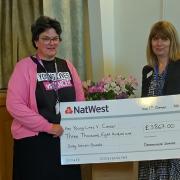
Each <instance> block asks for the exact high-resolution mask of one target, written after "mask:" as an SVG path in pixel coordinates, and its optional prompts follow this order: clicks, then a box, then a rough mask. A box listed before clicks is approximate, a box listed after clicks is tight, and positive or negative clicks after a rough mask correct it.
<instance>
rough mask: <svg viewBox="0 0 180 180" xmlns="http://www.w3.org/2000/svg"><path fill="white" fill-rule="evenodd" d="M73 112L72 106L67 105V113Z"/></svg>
mask: <svg viewBox="0 0 180 180" xmlns="http://www.w3.org/2000/svg"><path fill="white" fill-rule="evenodd" d="M72 113H73V110H72V108H71V107H67V108H66V110H65V114H72Z"/></svg>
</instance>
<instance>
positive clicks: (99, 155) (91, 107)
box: [61, 95, 180, 164]
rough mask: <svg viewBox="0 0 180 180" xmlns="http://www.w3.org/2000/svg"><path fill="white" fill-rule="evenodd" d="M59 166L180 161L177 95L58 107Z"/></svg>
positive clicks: (179, 121)
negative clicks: (174, 159) (60, 126)
mask: <svg viewBox="0 0 180 180" xmlns="http://www.w3.org/2000/svg"><path fill="white" fill-rule="evenodd" d="M61 114H62V120H61V125H62V126H63V128H64V133H63V135H62V136H61V164H86V163H105V162H124V161H141V160H155V159H171V158H180V95H172V96H161V97H147V98H135V99H120V100H105V101H104V100H103V101H85V102H67V103H61Z"/></svg>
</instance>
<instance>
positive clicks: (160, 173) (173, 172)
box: [138, 71, 180, 180]
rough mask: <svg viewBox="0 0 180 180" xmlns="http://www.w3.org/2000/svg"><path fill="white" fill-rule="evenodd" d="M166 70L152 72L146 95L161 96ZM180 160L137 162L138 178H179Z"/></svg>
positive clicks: (140, 179) (178, 179)
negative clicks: (157, 72) (159, 72)
mask: <svg viewBox="0 0 180 180" xmlns="http://www.w3.org/2000/svg"><path fill="white" fill-rule="evenodd" d="M165 77H166V71H164V72H163V73H162V74H158V75H156V74H155V73H154V75H153V78H152V81H151V83H150V86H149V91H148V96H161V95H162V91H163V87H164V82H165ZM179 170H180V160H179V159H171V160H156V161H141V162H139V178H138V179H139V180H180V171H179Z"/></svg>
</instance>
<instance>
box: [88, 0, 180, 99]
mask: <svg viewBox="0 0 180 180" xmlns="http://www.w3.org/2000/svg"><path fill="white" fill-rule="evenodd" d="M88 3H89V15H90V16H89V18H90V33H91V34H90V35H91V37H90V38H91V49H92V50H91V52H92V63H93V67H94V69H93V77H95V78H96V77H99V78H101V77H102V76H104V75H107V74H112V75H114V74H122V75H127V74H132V75H133V76H135V77H136V78H137V79H138V81H139V88H138V91H137V95H138V96H140V89H141V87H140V86H141V70H142V67H143V66H144V65H145V64H146V55H145V51H146V44H147V37H148V34H149V30H150V28H151V26H152V24H153V23H155V22H156V21H158V20H160V19H166V20H169V21H171V22H172V23H173V24H174V25H175V26H176V28H177V30H178V32H179V33H180V23H179V17H180V11H179V7H180V1H179V0H151V1H149V0H108V1H107V0H88ZM94 9H95V10H94ZM94 80H96V79H94Z"/></svg>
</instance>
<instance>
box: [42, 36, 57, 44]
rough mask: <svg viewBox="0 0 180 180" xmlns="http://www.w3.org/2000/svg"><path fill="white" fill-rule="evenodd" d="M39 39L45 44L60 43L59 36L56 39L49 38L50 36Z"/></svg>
mask: <svg viewBox="0 0 180 180" xmlns="http://www.w3.org/2000/svg"><path fill="white" fill-rule="evenodd" d="M39 39H41V40H42V41H43V43H44V44H49V43H51V42H53V43H58V42H59V41H60V38H59V36H56V37H53V38H50V37H48V36H45V37H40V38H39Z"/></svg>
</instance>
